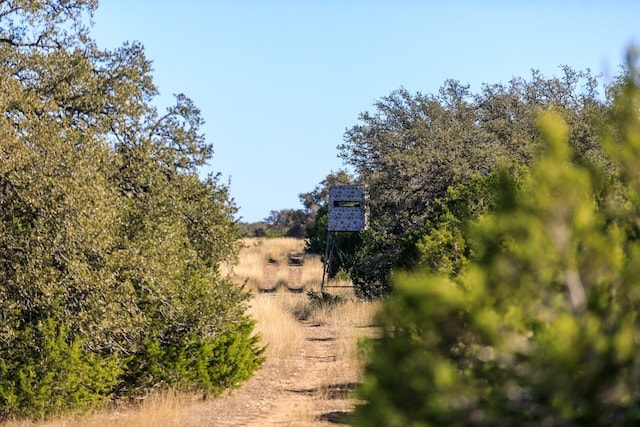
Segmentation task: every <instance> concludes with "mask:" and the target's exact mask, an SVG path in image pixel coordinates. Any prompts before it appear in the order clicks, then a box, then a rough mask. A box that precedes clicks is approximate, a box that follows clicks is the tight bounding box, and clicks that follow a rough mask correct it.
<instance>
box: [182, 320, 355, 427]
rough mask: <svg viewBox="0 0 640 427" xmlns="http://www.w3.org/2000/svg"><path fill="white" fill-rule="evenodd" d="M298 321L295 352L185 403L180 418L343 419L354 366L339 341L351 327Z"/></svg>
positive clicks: (217, 422) (258, 422) (193, 421)
mask: <svg viewBox="0 0 640 427" xmlns="http://www.w3.org/2000/svg"><path fill="white" fill-rule="evenodd" d="M302 324H303V331H304V339H305V346H304V347H303V349H302V351H301V354H300V355H299V356H298V357H296V358H294V359H292V360H289V361H287V363H284V364H283V363H280V364H270V363H267V364H266V365H265V367H264V368H263V369H262V370H260V371H259V372H257V373H256V375H255V376H254V377H253V378H252V379H251V380H249V381H248V382H247V383H246V384H245V385H244V386H243V387H242V388H241V389H239V390H236V391H235V392H234V393H233V394H231V395H228V396H225V397H222V398H219V399H216V400H213V401H207V402H202V403H200V404H197V405H195V406H193V407H191V408H190V410H189V415H188V416H187V417H185V418H183V420H184V421H185V425H208V426H252V427H262V426H282V425H285V426H286V425H288V426H335V425H336V424H346V423H347V422H348V419H349V417H350V414H351V411H352V410H353V408H354V405H355V404H356V400H355V399H354V398H353V390H354V388H355V386H356V382H357V378H356V376H357V375H358V372H357V370H356V369H354V368H353V366H349V365H350V362H349V357H347V355H345V354H344V353H345V351H347V350H346V349H345V348H344V342H345V338H347V339H352V340H356V337H355V334H354V330H355V328H349V330H347V329H346V328H344V327H341V328H340V330H338V328H336V327H334V326H327V325H320V324H316V323H311V322H302ZM345 333H348V334H349V336H348V337H345V336H344V334H345ZM282 370H284V371H285V372H283V371H282Z"/></svg>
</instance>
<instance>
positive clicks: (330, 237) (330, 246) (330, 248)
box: [320, 231, 333, 293]
mask: <svg viewBox="0 0 640 427" xmlns="http://www.w3.org/2000/svg"><path fill="white" fill-rule="evenodd" d="M332 252H333V233H331V232H330V231H329V232H328V233H327V246H326V248H325V250H324V263H323V265H322V283H321V284H320V292H321V293H323V292H324V283H325V278H326V279H327V280H329V279H328V277H326V276H327V270H328V269H329V265H330V261H331V254H332Z"/></svg>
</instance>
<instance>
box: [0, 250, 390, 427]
mask: <svg viewBox="0 0 640 427" xmlns="http://www.w3.org/2000/svg"><path fill="white" fill-rule="evenodd" d="M244 243H245V247H244V248H243V249H242V251H241V253H240V257H239V263H238V264H237V265H235V266H223V272H224V273H225V274H228V275H230V277H232V279H233V280H234V281H235V282H236V283H237V284H238V286H244V288H245V289H247V290H249V291H250V292H252V293H253V297H252V298H251V300H250V301H249V304H248V313H249V315H251V316H252V317H253V318H254V319H256V322H257V323H256V333H259V334H260V335H261V339H262V343H263V345H265V346H266V356H267V361H266V362H265V366H264V367H263V368H262V369H261V370H260V371H259V373H258V374H257V375H256V378H254V379H252V380H250V381H249V382H248V384H246V385H245V386H244V387H243V388H242V389H240V390H239V391H237V392H234V393H232V394H229V395H225V396H222V397H220V398H217V399H209V400H207V401H204V402H203V401H201V400H199V398H198V397H196V396H191V395H185V394H181V393H174V392H171V391H161V392H158V393H156V394H153V395H150V396H148V397H147V398H145V399H142V400H140V401H139V402H134V403H131V404H128V405H122V404H121V405H118V406H114V407H111V408H107V409H105V410H102V411H100V412H98V413H93V414H88V415H84V416H82V417H81V418H71V417H66V418H60V419H54V420H48V421H46V422H31V421H24V420H15V421H12V422H7V423H5V424H2V426H4V427H18V426H20V427H26V426H50V427H79V426H87V425H90V426H96V427H106V426H121V427H133V426H138V427H146V426H149V427H151V426H199V425H223V426H231V425H310V426H316V425H318V426H321V425H331V423H327V422H322V421H319V420H320V418H321V417H320V416H319V415H318V414H322V413H323V411H324V412H328V413H335V412H336V411H335V410H332V409H331V407H329V406H328V405H332V404H333V405H335V404H336V402H337V401H338V400H336V399H334V397H335V396H331V394H332V393H334V394H335V387H334V383H335V382H336V381H338V380H339V381H338V383H340V384H354V383H356V382H358V381H359V380H360V378H361V372H362V366H363V360H362V356H361V354H360V352H359V350H358V345H357V341H358V339H359V337H361V336H362V335H363V334H365V335H366V334H367V333H369V332H370V331H371V324H372V322H373V320H372V319H373V316H374V313H375V311H376V309H377V305H376V304H374V303H370V302H363V301H358V300H356V299H355V298H354V297H353V292H352V290H351V289H350V288H348V286H349V282H345V281H337V282H333V281H332V282H331V283H330V285H332V286H334V285H335V286H347V287H345V288H342V287H341V288H327V290H328V291H329V292H331V294H332V295H334V296H338V297H339V301H340V302H339V303H334V304H322V303H318V301H315V302H314V301H312V300H310V298H309V297H308V296H307V294H306V291H309V290H311V291H315V292H318V291H319V290H320V286H321V282H322V262H321V261H320V258H319V257H318V256H312V255H311V256H310V255H306V256H304V257H303V259H302V263H301V265H299V264H300V260H301V259H300V255H301V254H302V253H303V249H304V241H303V240H300V239H290V238H278V239H246V240H245V241H244ZM292 259H293V260H294V262H295V263H296V265H295V266H291V265H290V264H291V260H292ZM367 331H369V332H367ZM310 333H313V334H318V333H320V334H324V335H320V338H317V336H316V335H311V337H310V335H309V334H310ZM312 346H316V347H312ZM323 352H324V353H323ZM325 353H326V354H327V357H333V358H334V359H336V361H335V363H326V364H325V365H323V367H322V371H317V369H316V368H317V366H314V361H313V360H314V359H312V358H309V354H313V355H314V357H318V354H325ZM305 355H306V356H305ZM315 365H317V363H316V364H315ZM283 384H287V387H288V388H289V389H292V388H293V389H296V387H297V389H300V390H313V392H309V393H307V394H304V395H287V394H286V393H284V392H283V391H282V390H284V388H285V387H284V386H283ZM332 387H333V388H332ZM343 397H344V400H345V402H346V403H343V406H344V408H346V409H344V410H345V411H348V408H349V407H351V406H352V402H351V400H349V399H351V396H348V395H345V396H343ZM278 399H279V400H280V401H279V400H278ZM283 399H284V400H283ZM294 400H295V402H296V403H295V410H293V411H291V410H290V409H289V408H288V402H290V401H294ZM350 405H351V406H350ZM265 408H268V409H265ZM239 412H240V413H242V414H243V416H245V419H244V420H243V419H240V420H238V413H239ZM278 412H280V413H278ZM338 412H339V411H338ZM232 420H235V421H232ZM269 420H280V421H278V422H276V421H271V422H270V421H269ZM283 420H284V421H283ZM252 423H253V424H252Z"/></svg>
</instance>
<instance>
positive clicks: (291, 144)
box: [92, 0, 640, 222]
mask: <svg viewBox="0 0 640 427" xmlns="http://www.w3.org/2000/svg"><path fill="white" fill-rule="evenodd" d="M94 23H95V25H94V27H93V30H92V34H93V36H94V38H95V39H96V41H97V42H98V44H99V46H100V47H102V48H115V47H118V46H120V45H122V44H123V43H124V42H125V41H134V40H135V41H139V42H141V43H142V44H143V45H144V46H145V50H146V54H147V57H148V59H151V60H152V61H153V65H154V70H155V71H154V81H155V83H156V85H157V86H158V87H159V90H160V94H161V95H160V97H159V98H158V99H157V104H158V106H160V107H162V108H164V107H165V106H166V105H168V104H170V103H171V102H172V100H173V94H174V93H184V94H185V95H187V96H188V97H190V98H191V99H192V100H193V101H194V102H195V104H196V105H197V106H198V108H200V110H201V113H202V116H203V118H204V120H205V121H206V124H205V126H204V128H203V129H202V130H203V132H204V133H205V134H206V138H207V140H208V141H209V142H211V143H212V144H213V146H214V151H215V152H214V157H213V159H212V161H211V162H210V165H209V166H207V167H206V168H205V169H203V170H202V173H203V175H204V174H207V173H209V172H215V173H217V172H219V173H221V175H222V180H223V182H225V183H226V182H228V181H229V182H230V185H231V186H230V188H231V195H232V197H233V198H234V199H235V203H236V205H237V206H238V207H239V208H240V210H239V214H238V217H241V220H242V221H245V222H255V221H260V220H262V219H264V218H266V217H267V216H268V214H269V212H270V211H272V210H280V209H290V208H293V209H298V208H301V207H302V206H301V205H300V202H299V199H298V194H300V193H303V192H308V191H311V190H313V189H314V188H315V186H316V185H318V183H319V182H320V181H321V180H322V179H324V178H325V177H326V175H327V174H328V173H330V172H331V171H337V170H339V169H344V168H345V165H344V164H343V162H342V160H341V159H340V158H339V157H338V150H337V148H336V147H337V146H338V145H339V144H340V143H342V141H343V135H344V132H345V130H346V129H347V128H350V127H352V126H354V125H356V124H358V116H359V114H360V113H362V112H365V111H372V110H373V104H374V102H375V101H376V100H377V99H380V98H382V97H384V96H386V95H388V94H389V93H390V92H391V91H393V90H395V89H398V88H400V87H401V86H402V87H405V88H406V89H408V90H409V91H410V92H422V93H436V92H437V91H438V89H439V88H440V86H441V85H442V84H443V82H444V81H445V80H446V79H449V78H451V79H455V80H459V81H460V82H461V83H463V84H469V85H471V90H472V91H473V92H478V91H480V89H481V85H482V83H489V84H493V83H507V82H508V81H509V80H510V79H511V78H512V77H524V78H528V77H530V70H531V69H537V70H540V71H541V72H542V73H543V74H544V75H545V76H553V75H558V74H559V66H561V65H569V66H571V67H572V68H574V69H576V70H584V69H586V68H589V69H591V71H592V72H594V73H603V75H604V76H605V77H604V78H605V80H606V79H607V78H608V77H611V76H613V75H615V74H616V73H617V72H618V70H619V65H620V64H621V63H622V62H623V61H624V55H625V51H626V48H627V47H628V46H629V45H630V44H631V43H634V44H635V45H636V46H640V1H636V0H618V1H615V0H614V1H595V0H573V1H545V0H542V1H533V0H532V1H517V0H511V1H457V2H456V1H452V0H446V1H417V0H413V1H402V0H400V1H391V0H389V1H382V0H372V1H363V0H360V1H349V0H343V1H338V0H325V1H320V0H317V1H294V0H279V1H268V0H264V1H258V0H253V1H247V0H245V1H243V0H237V1H231V0H229V1H208V0H182V1H180V2H177V1H175V0H171V1H166V0H153V1H152V0H137V1H131V0H102V1H101V4H100V7H99V9H98V11H97V13H96V15H95V17H94Z"/></svg>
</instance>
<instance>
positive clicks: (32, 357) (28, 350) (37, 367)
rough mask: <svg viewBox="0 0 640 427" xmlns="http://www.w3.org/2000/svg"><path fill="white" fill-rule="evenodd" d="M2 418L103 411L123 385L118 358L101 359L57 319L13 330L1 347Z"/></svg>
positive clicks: (103, 357)
mask: <svg viewBox="0 0 640 427" xmlns="http://www.w3.org/2000/svg"><path fill="white" fill-rule="evenodd" d="M0 354H2V355H3V356H2V358H0V408H1V409H0V419H1V418H3V417H4V416H8V415H9V414H11V415H12V416H19V417H37V418H42V417H45V416H48V415H58V414H63V413H69V412H71V413H79V412H83V411H86V410H88V409H92V408H97V407H100V406H101V405H102V404H103V403H104V402H105V401H106V400H107V399H108V397H109V396H108V395H109V392H110V391H111V390H112V389H113V387H114V386H115V385H116V384H117V383H118V381H119V376H120V374H121V373H122V363H121V360H120V359H119V358H118V356H117V355H113V356H105V355H96V354H94V353H93V352H91V351H88V349H87V348H86V347H85V346H84V344H83V342H82V340H80V339H77V338H74V337H73V336H72V334H71V333H70V331H69V327H68V326H67V325H66V324H64V323H60V321H59V320H58V319H53V318H46V319H43V320H42V321H41V322H39V324H38V325H37V326H36V327H35V328H31V327H28V326H27V327H26V328H24V329H20V328H19V327H16V328H14V334H13V336H12V339H10V340H8V341H6V340H5V341H3V342H2V343H1V347H0Z"/></svg>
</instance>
